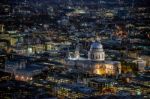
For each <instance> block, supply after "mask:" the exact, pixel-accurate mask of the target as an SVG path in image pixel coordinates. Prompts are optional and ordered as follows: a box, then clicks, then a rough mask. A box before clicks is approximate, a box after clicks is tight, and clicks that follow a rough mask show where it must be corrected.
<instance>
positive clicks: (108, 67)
mask: <svg viewBox="0 0 150 99" xmlns="http://www.w3.org/2000/svg"><path fill="white" fill-rule="evenodd" d="M77 49H78V48H77ZM74 56H75V57H69V58H68V59H67V60H66V64H67V65H68V66H69V68H70V67H71V69H75V68H77V69H79V70H80V71H82V72H89V73H90V74H98V75H112V76H118V75H119V74H121V63H120V62H119V61H107V60H105V52H104V50H103V46H102V44H101V43H100V42H98V41H96V42H94V43H92V45H91V47H90V50H89V52H88V58H87V59H86V58H82V57H80V53H79V50H76V51H75V55H74Z"/></svg>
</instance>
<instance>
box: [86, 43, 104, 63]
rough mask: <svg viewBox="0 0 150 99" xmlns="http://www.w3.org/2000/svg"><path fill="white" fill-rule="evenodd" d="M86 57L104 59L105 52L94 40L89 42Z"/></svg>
mask: <svg viewBox="0 0 150 99" xmlns="http://www.w3.org/2000/svg"><path fill="white" fill-rule="evenodd" d="M88 58H89V59H90V60H93V61H104V60H105V52H104V50H103V45H102V44H101V43H100V42H98V41H96V42H93V43H92V44H91V47H90V50H89V52H88Z"/></svg>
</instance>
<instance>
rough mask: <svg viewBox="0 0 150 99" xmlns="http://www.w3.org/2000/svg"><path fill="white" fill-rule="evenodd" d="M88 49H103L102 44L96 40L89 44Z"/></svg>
mask: <svg viewBox="0 0 150 99" xmlns="http://www.w3.org/2000/svg"><path fill="white" fill-rule="evenodd" d="M90 51H103V45H102V44H101V43H100V42H98V41H96V42H93V43H92V44H91V47H90Z"/></svg>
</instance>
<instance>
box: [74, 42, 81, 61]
mask: <svg viewBox="0 0 150 99" xmlns="http://www.w3.org/2000/svg"><path fill="white" fill-rule="evenodd" d="M79 57H80V45H79V41H77V45H76V49H75V58H77V59H78V58H79Z"/></svg>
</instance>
